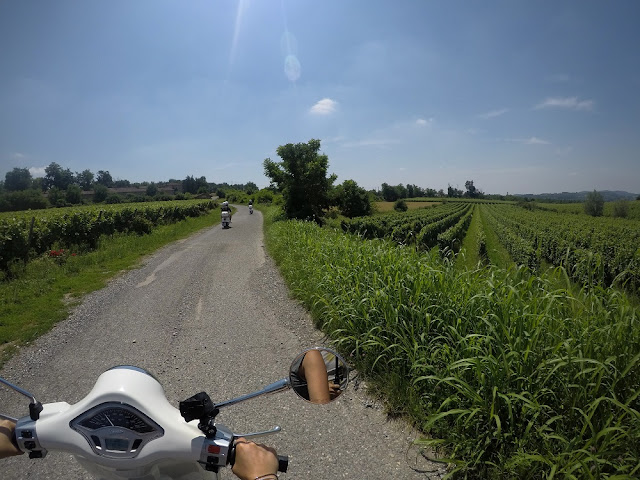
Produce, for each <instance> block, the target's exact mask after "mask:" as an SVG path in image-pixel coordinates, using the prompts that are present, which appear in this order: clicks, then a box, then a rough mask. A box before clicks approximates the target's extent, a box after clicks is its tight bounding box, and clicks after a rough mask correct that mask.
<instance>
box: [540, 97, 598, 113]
mask: <svg viewBox="0 0 640 480" xmlns="http://www.w3.org/2000/svg"><path fill="white" fill-rule="evenodd" d="M593 103H594V102H593V100H579V99H578V97H549V98H547V99H545V100H544V101H543V102H541V103H539V104H538V105H536V106H535V107H534V109H535V110H540V109H542V108H568V109H570V110H593Z"/></svg>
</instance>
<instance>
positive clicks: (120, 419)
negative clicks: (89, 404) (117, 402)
mask: <svg viewBox="0 0 640 480" xmlns="http://www.w3.org/2000/svg"><path fill="white" fill-rule="evenodd" d="M79 425H82V426H83V427H86V428H88V429H90V430H98V429H99V428H104V427H121V428H126V429H128V430H131V431H132V432H138V433H149V432H153V430H154V429H153V427H152V426H151V425H149V424H148V423H147V422H145V421H144V420H143V419H142V418H140V416H138V415H136V414H135V413H133V412H131V411H129V410H126V409H124V408H122V407H111V408H104V409H102V410H100V411H99V412H98V413H96V414H94V415H92V416H91V417H89V418H87V419H85V420H82V421H81V422H79Z"/></svg>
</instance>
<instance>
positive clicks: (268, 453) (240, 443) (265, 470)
mask: <svg viewBox="0 0 640 480" xmlns="http://www.w3.org/2000/svg"><path fill="white" fill-rule="evenodd" d="M235 445H236V463H234V465H233V468H231V471H232V472H233V473H234V474H235V475H236V476H237V477H238V478H240V479H241V480H254V479H255V478H258V477H262V476H264V475H268V474H274V475H275V474H276V473H277V471H278V458H277V456H276V451H275V450H274V449H273V448H270V447H267V446H265V445H262V444H255V443H253V442H249V441H247V440H245V439H244V438H242V437H241V438H238V439H237V440H236V442H235Z"/></svg>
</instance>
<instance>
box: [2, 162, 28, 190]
mask: <svg viewBox="0 0 640 480" xmlns="http://www.w3.org/2000/svg"><path fill="white" fill-rule="evenodd" d="M32 184H33V179H32V178H31V172H30V171H29V169H28V168H17V167H16V168H14V169H13V170H11V171H10V172H7V173H6V174H5V176H4V188H5V189H6V190H7V191H8V192H18V191H21V190H28V189H29V188H31V185H32Z"/></svg>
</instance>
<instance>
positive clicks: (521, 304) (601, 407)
mask: <svg viewBox="0 0 640 480" xmlns="http://www.w3.org/2000/svg"><path fill="white" fill-rule="evenodd" d="M267 245H268V248H269V250H270V253H271V254H272V255H273V257H274V258H275V259H276V261H277V262H278V264H279V266H280V268H281V271H282V273H283V275H284V277H285V278H286V280H287V282H288V283H289V285H290V287H291V289H292V291H293V292H294V293H295V295H296V296H297V297H298V298H299V299H301V300H302V301H303V302H304V303H305V304H306V305H307V306H308V308H309V309H310V311H311V312H312V314H313V316H314V318H315V319H316V322H317V324H318V326H319V327H320V328H322V329H323V330H324V331H325V332H327V333H328V334H329V335H330V336H331V337H333V338H334V339H335V341H336V342H337V344H338V345H339V346H340V348H341V349H342V350H343V351H345V352H346V353H348V354H350V355H351V359H352V361H353V362H354V363H355V364H356V365H357V366H358V368H359V369H360V370H361V371H363V372H365V373H366V374H367V375H368V376H369V377H370V378H371V379H373V380H374V381H375V383H376V384H377V385H378V387H379V388H380V389H381V390H382V391H383V393H386V394H387V398H388V401H389V403H390V407H391V408H392V409H394V410H395V411H397V412H399V413H403V414H407V415H409V416H410V417H411V418H412V419H413V420H414V422H415V423H416V424H417V425H418V427H420V428H421V429H422V430H423V431H424V432H425V434H428V435H429V436H428V437H425V439H424V440H423V443H424V444H428V445H430V446H432V447H433V448H437V449H438V450H440V452H442V453H443V454H444V455H445V457H446V461H447V462H449V463H450V464H451V470H450V473H451V475H452V476H453V477H456V478H505V479H506V478H576V479H600V478H608V479H622V478H637V477H638V476H640V453H639V452H640V413H639V411H640V400H639V398H638V397H639V395H640V316H639V314H638V313H639V311H638V309H637V308H635V307H633V306H632V305H630V304H629V302H628V300H626V298H625V297H624V296H622V295H620V294H618V293H617V292H616V291H615V290H611V289H602V288H595V289H591V290H589V291H586V290H584V291H580V292H578V293H570V290H569V288H567V289H563V288H558V281H557V278H556V279H550V278H545V277H539V276H535V275H531V273H530V272H529V271H528V270H527V269H525V268H515V267H514V268H511V269H507V270H505V269H498V268H495V267H487V268H480V269H475V270H468V271H467V270H465V271H460V269H459V268H458V269H456V268H454V266H453V265H452V263H451V262H450V261H449V260H448V259H446V258H445V259H441V258H440V256H439V255H438V254H437V253H433V254H428V255H420V254H417V253H416V252H415V251H413V250H412V249H407V248H404V249H403V248H398V247H395V246H393V245H391V244H389V243H387V242H384V241H362V240H359V239H357V238H355V237H353V236H349V235H344V234H342V233H340V232H336V231H331V230H327V229H321V228H319V227H317V226H316V225H314V224H310V223H302V222H275V223H273V224H271V225H270V226H269V227H268V229H267ZM556 274H557V275H562V270H557V271H556ZM566 282H567V286H568V285H569V281H568V279H567V280H566Z"/></svg>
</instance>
